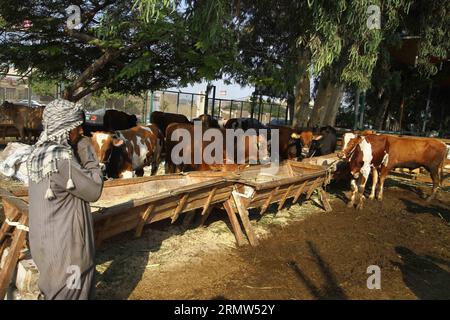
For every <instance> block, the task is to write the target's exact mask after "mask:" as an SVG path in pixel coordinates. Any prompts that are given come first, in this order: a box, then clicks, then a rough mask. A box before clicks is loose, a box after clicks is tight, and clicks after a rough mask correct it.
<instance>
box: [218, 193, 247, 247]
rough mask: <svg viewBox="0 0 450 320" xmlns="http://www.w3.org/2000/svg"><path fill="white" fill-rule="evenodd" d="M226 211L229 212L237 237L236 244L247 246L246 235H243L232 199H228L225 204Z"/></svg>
mask: <svg viewBox="0 0 450 320" xmlns="http://www.w3.org/2000/svg"><path fill="white" fill-rule="evenodd" d="M223 206H224V208H225V210H226V211H227V214H228V218H229V219H230V223H231V227H232V228H233V233H234V236H235V237H236V243H237V245H238V246H243V245H245V239H244V235H243V233H242V229H241V226H240V225H239V221H238V219H237V217H236V213H235V212H234V210H233V206H232V204H231V199H228V200H227V201H226V202H224V204H223Z"/></svg>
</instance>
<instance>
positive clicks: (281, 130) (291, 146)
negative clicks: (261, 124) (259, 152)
mask: <svg viewBox="0 0 450 320" xmlns="http://www.w3.org/2000/svg"><path fill="white" fill-rule="evenodd" d="M268 127H269V128H270V130H274V129H275V130H278V135H279V150H280V151H279V154H280V160H285V159H296V158H299V157H301V155H302V143H303V140H302V136H301V132H299V131H297V130H295V129H292V128H290V127H286V126H280V125H273V124H269V125H268Z"/></svg>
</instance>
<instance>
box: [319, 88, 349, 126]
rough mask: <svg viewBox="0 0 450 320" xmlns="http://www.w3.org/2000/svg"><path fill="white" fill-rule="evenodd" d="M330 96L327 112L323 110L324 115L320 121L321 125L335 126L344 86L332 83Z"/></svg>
mask: <svg viewBox="0 0 450 320" xmlns="http://www.w3.org/2000/svg"><path fill="white" fill-rule="evenodd" d="M330 86H331V89H330V98H329V101H328V105H327V108H326V112H323V114H324V117H323V119H322V121H321V122H320V126H334V124H335V122H336V115H337V113H338V111H339V106H340V105H341V100H342V94H343V92H344V86H343V85H342V84H337V85H336V84H333V83H330Z"/></svg>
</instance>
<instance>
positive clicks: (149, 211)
mask: <svg viewBox="0 0 450 320" xmlns="http://www.w3.org/2000/svg"><path fill="white" fill-rule="evenodd" d="M154 207H155V205H154V204H153V203H152V204H150V205H149V206H148V208H147V209H146V210H145V212H144V214H143V215H142V217H141V219H139V221H138V224H137V226H136V232H135V234H134V237H135V238H139V237H140V236H141V235H142V231H143V230H144V226H145V224H146V223H147V221H148V218H149V217H150V215H151V214H152V212H153V209H154Z"/></svg>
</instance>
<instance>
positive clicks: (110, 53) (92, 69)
mask: <svg viewBox="0 0 450 320" xmlns="http://www.w3.org/2000/svg"><path fill="white" fill-rule="evenodd" d="M119 53H120V51H118V50H114V49H106V51H105V53H104V54H103V55H102V56H101V57H100V58H98V59H97V60H96V61H95V62H94V63H93V64H91V65H90V66H89V67H88V68H87V69H86V70H84V71H83V73H82V74H81V75H80V76H79V77H78V79H77V80H75V82H74V83H73V84H72V85H71V86H70V87H68V88H67V89H66V91H65V92H64V99H67V100H70V101H72V100H73V99H74V96H73V94H74V92H75V91H76V90H77V89H78V88H81V87H82V86H83V85H84V84H85V83H86V82H87V81H88V80H90V79H92V77H93V76H94V75H95V74H96V73H97V72H98V71H99V70H101V69H102V68H103V67H104V66H105V65H106V64H107V63H108V62H110V61H111V60H113V59H115V58H116V57H117V56H118V55H119Z"/></svg>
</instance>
